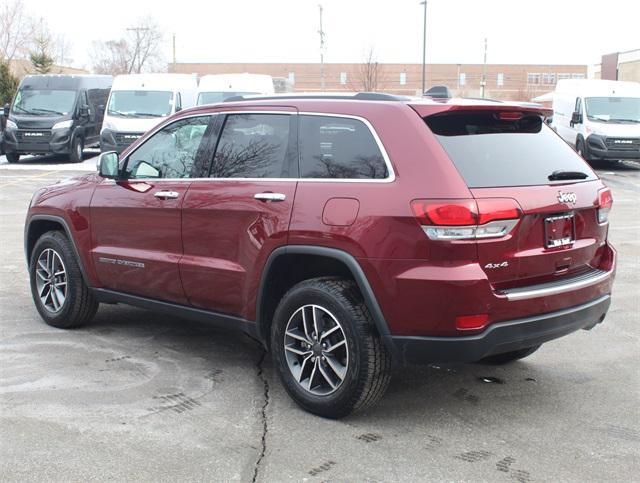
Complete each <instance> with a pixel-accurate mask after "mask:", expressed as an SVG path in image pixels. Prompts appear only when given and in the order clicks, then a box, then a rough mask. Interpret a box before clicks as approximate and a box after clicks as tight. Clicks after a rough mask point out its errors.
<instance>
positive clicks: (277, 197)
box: [253, 193, 287, 201]
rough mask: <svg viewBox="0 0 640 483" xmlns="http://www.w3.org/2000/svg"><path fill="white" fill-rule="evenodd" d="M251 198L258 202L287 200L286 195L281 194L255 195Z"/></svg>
mask: <svg viewBox="0 0 640 483" xmlns="http://www.w3.org/2000/svg"><path fill="white" fill-rule="evenodd" d="M253 197H254V198H255V199H256V200H260V201H284V200H286V199H287V195H285V194H282V193H256V194H255V195H253Z"/></svg>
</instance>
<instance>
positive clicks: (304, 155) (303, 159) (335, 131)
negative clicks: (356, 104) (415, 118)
mask: <svg viewBox="0 0 640 483" xmlns="http://www.w3.org/2000/svg"><path fill="white" fill-rule="evenodd" d="M299 136H300V176H301V177H302V178H342V179H384V178H387V177H388V176H389V170H388V169H387V165H386V164H385V160H384V157H383V156H382V153H381V152H380V148H379V147H378V143H376V140H375V139H374V137H373V134H372V133H371V130H370V129H369V127H368V126H367V125H366V124H365V123H364V122H362V121H360V120H358V119H350V118H343V117H333V116H308V115H301V116H300V134H299Z"/></svg>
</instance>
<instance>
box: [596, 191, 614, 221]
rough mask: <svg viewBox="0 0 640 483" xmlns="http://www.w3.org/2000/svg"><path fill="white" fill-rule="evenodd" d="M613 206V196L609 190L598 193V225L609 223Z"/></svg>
mask: <svg viewBox="0 0 640 483" xmlns="http://www.w3.org/2000/svg"><path fill="white" fill-rule="evenodd" d="M612 206H613V196H612V195H611V190H610V189H609V188H602V189H601V190H599V191H598V223H606V222H607V221H609V212H610V211H611V207H612Z"/></svg>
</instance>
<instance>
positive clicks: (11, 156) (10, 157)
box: [5, 153, 20, 163]
mask: <svg viewBox="0 0 640 483" xmlns="http://www.w3.org/2000/svg"><path fill="white" fill-rule="evenodd" d="M5 156H6V157H7V161H8V162H10V163H17V162H18V161H20V155H19V154H18V153H7V154H6V155H5Z"/></svg>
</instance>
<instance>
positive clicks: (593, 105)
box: [551, 79, 640, 161]
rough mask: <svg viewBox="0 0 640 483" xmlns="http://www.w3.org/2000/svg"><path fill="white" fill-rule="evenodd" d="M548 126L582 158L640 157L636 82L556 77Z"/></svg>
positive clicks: (639, 105)
mask: <svg viewBox="0 0 640 483" xmlns="http://www.w3.org/2000/svg"><path fill="white" fill-rule="evenodd" d="M551 126H552V127H553V128H554V129H555V130H556V132H557V133H558V134H559V135H560V136H561V137H562V138H563V139H564V140H565V141H566V142H568V143H569V144H571V145H572V146H575V148H576V151H578V153H579V154H581V155H582V156H583V157H584V158H585V159H586V160H591V161H594V160H598V159H610V160H621V159H640V83H639V82H621V81H607V80H591V79H581V80H578V79H575V80H574V79H566V80H564V79H563V80H559V81H558V84H557V85H556V90H555V92H554V95H553V122H552V123H551Z"/></svg>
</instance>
